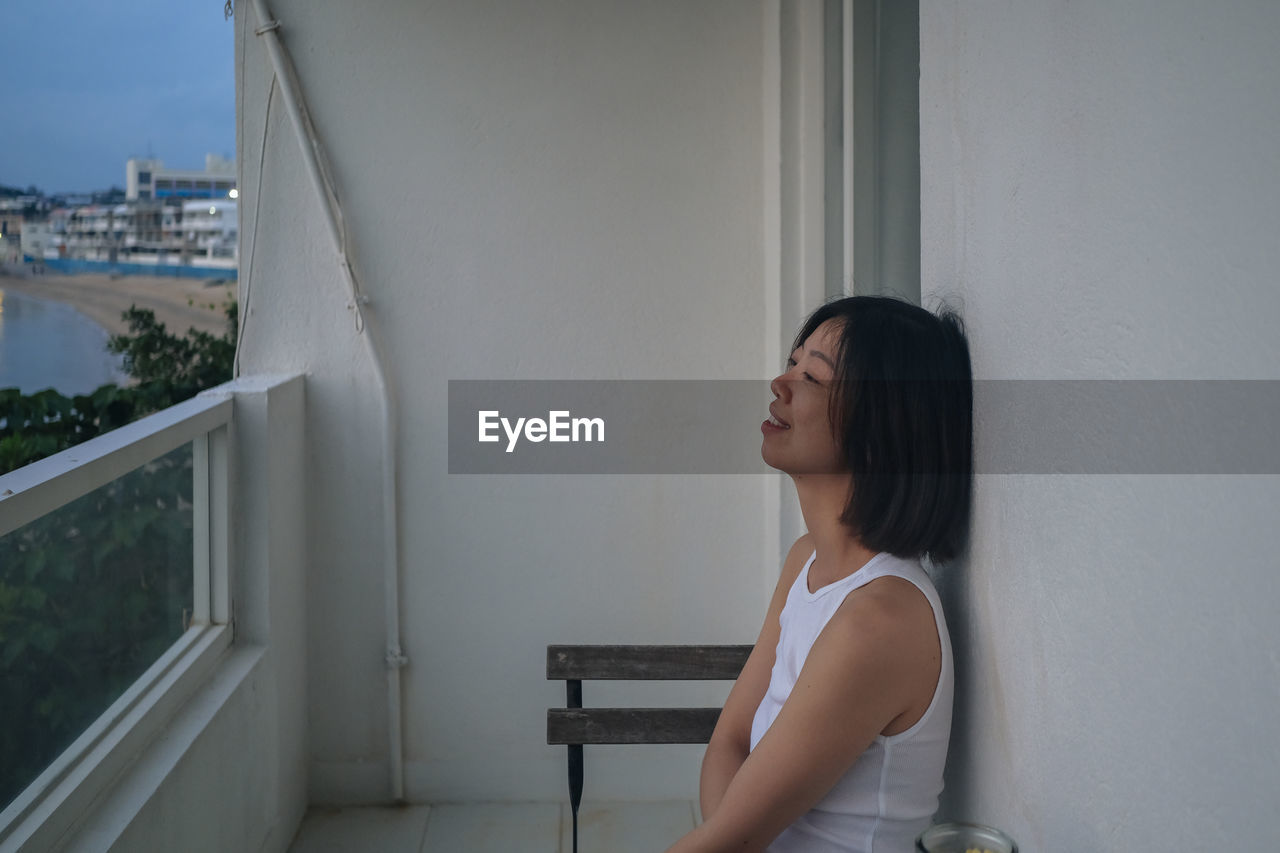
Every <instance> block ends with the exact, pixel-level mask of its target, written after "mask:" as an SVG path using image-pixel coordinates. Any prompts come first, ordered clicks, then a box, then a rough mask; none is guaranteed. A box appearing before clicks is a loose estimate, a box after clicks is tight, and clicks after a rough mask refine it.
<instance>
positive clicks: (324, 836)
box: [289, 800, 697, 853]
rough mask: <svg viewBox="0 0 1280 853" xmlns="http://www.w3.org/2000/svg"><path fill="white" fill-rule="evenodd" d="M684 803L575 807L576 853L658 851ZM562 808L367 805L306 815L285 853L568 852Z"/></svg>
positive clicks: (687, 814) (688, 823)
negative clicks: (576, 821) (579, 810)
mask: <svg viewBox="0 0 1280 853" xmlns="http://www.w3.org/2000/svg"><path fill="white" fill-rule="evenodd" d="M696 813H697V806H696V804H694V803H691V802H689V801H688V800H674V801H669V802H659V803H583V804H582V810H581V812H580V813H579V815H578V849H579V850H580V851H581V853H661V851H663V850H665V849H666V848H667V847H668V846H669V845H670V844H672V843H673V842H674V841H675V840H676V839H677V838H679V837H680V836H681V835H683V834H684V833H686V832H688V831H689V830H690V829H692V828H693V826H694V820H695V815H696ZM572 842H573V830H572V823H571V821H570V813H569V804H568V803H564V804H563V805H557V804H556V803H501V804H486V803H478V804H465V805H434V806H404V807H402V808H394V807H367V808H345V809H325V808H313V809H312V810H311V811H309V812H307V816H306V819H305V820H304V821H303V822H302V827H301V828H300V829H299V830H298V835H297V837H296V838H294V840H293V844H292V845H291V846H290V847H289V853H382V851H386V853H570V851H572V849H573V845H572Z"/></svg>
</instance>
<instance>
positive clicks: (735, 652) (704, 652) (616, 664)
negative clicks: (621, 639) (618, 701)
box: [547, 646, 752, 681]
mask: <svg viewBox="0 0 1280 853" xmlns="http://www.w3.org/2000/svg"><path fill="white" fill-rule="evenodd" d="M751 648H752V647H751V646H547V679H548V680H550V681H579V680H580V681H603V680H627V681H733V680H734V679H736V678H737V677H738V674H739V673H740V672H742V666H743V664H745V663H746V662H747V656H748V655H750V654H751Z"/></svg>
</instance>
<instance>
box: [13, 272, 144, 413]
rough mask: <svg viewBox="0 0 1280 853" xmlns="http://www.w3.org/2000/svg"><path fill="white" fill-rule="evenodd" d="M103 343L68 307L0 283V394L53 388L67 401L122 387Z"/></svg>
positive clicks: (117, 361) (103, 336)
mask: <svg viewBox="0 0 1280 853" xmlns="http://www.w3.org/2000/svg"><path fill="white" fill-rule="evenodd" d="M108 337H109V335H108V333H107V331H106V329H104V328H102V327H101V326H99V325H98V324H97V323H95V322H93V321H92V320H90V319H89V318H88V317H86V316H85V315H83V314H81V313H80V312H79V311H77V310H75V309H74V308H72V307H70V306H69V305H63V304H62V303H60V302H54V301H52V300H49V299H40V298H38V297H34V296H28V295H27V294H25V293H18V292H17V291H14V290H5V289H4V287H3V283H2V282H0V388H15V387H16V388H18V389H20V390H21V391H22V393H24V394H31V393H34V392H36V391H43V390H44V389H46V388H53V389H54V390H56V391H58V392H59V393H61V394H66V395H68V396H70V395H73V394H87V393H89V392H90V391H93V390H94V389H96V388H97V387H98V386H99V385H105V384H108V383H116V384H120V383H123V382H124V381H125V380H126V379H127V377H126V376H125V373H124V370H123V365H122V362H121V358H120V356H116V355H111V354H110V353H108V352H107V338H108Z"/></svg>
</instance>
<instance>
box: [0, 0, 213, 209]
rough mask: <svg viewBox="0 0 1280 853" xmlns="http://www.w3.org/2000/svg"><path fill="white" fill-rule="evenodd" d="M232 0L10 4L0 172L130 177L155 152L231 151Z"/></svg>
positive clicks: (79, 178)
mask: <svg viewBox="0 0 1280 853" xmlns="http://www.w3.org/2000/svg"><path fill="white" fill-rule="evenodd" d="M223 6H224V0H28V2H24V3H13V4H5V14H4V21H3V25H2V28H3V31H4V32H3V37H0V83H3V87H4V92H5V97H4V98H3V102H4V107H3V110H2V112H0V116H2V117H0V128H2V129H3V130H2V131H0V184H4V185H6V186H11V187H22V188H26V187H28V186H31V185H33V184H34V185H35V186H37V187H39V188H40V189H41V190H43V191H44V192H45V193H46V194H49V193H56V192H89V191H92V190H100V189H107V188H108V187H110V186H113V185H114V186H118V187H121V188H123V187H124V182H125V178H124V164H125V161H126V160H128V159H129V158H130V157H146V156H148V153H150V154H151V156H154V157H156V158H158V159H160V160H162V161H164V164H165V165H166V166H168V167H170V168H176V169H203V168H204V156H205V154H206V153H209V154H218V155H220V156H223V157H228V158H230V157H234V156H235V144H236V123H235V119H236V108H235V36H234V29H233V24H232V22H231V21H228V20H225V19H224V18H223V13H222V10H223Z"/></svg>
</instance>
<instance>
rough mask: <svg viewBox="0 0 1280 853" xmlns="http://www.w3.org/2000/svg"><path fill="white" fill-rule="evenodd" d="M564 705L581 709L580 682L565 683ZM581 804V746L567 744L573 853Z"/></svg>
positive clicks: (574, 851) (575, 852)
mask: <svg viewBox="0 0 1280 853" xmlns="http://www.w3.org/2000/svg"><path fill="white" fill-rule="evenodd" d="M565 692H566V693H567V696H566V701H565V705H566V706H567V707H569V708H581V707H582V682H581V681H566V682H565ZM581 804H582V744H580V743H573V744H569V808H570V809H572V810H573V853H578V806H580V805H581Z"/></svg>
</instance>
